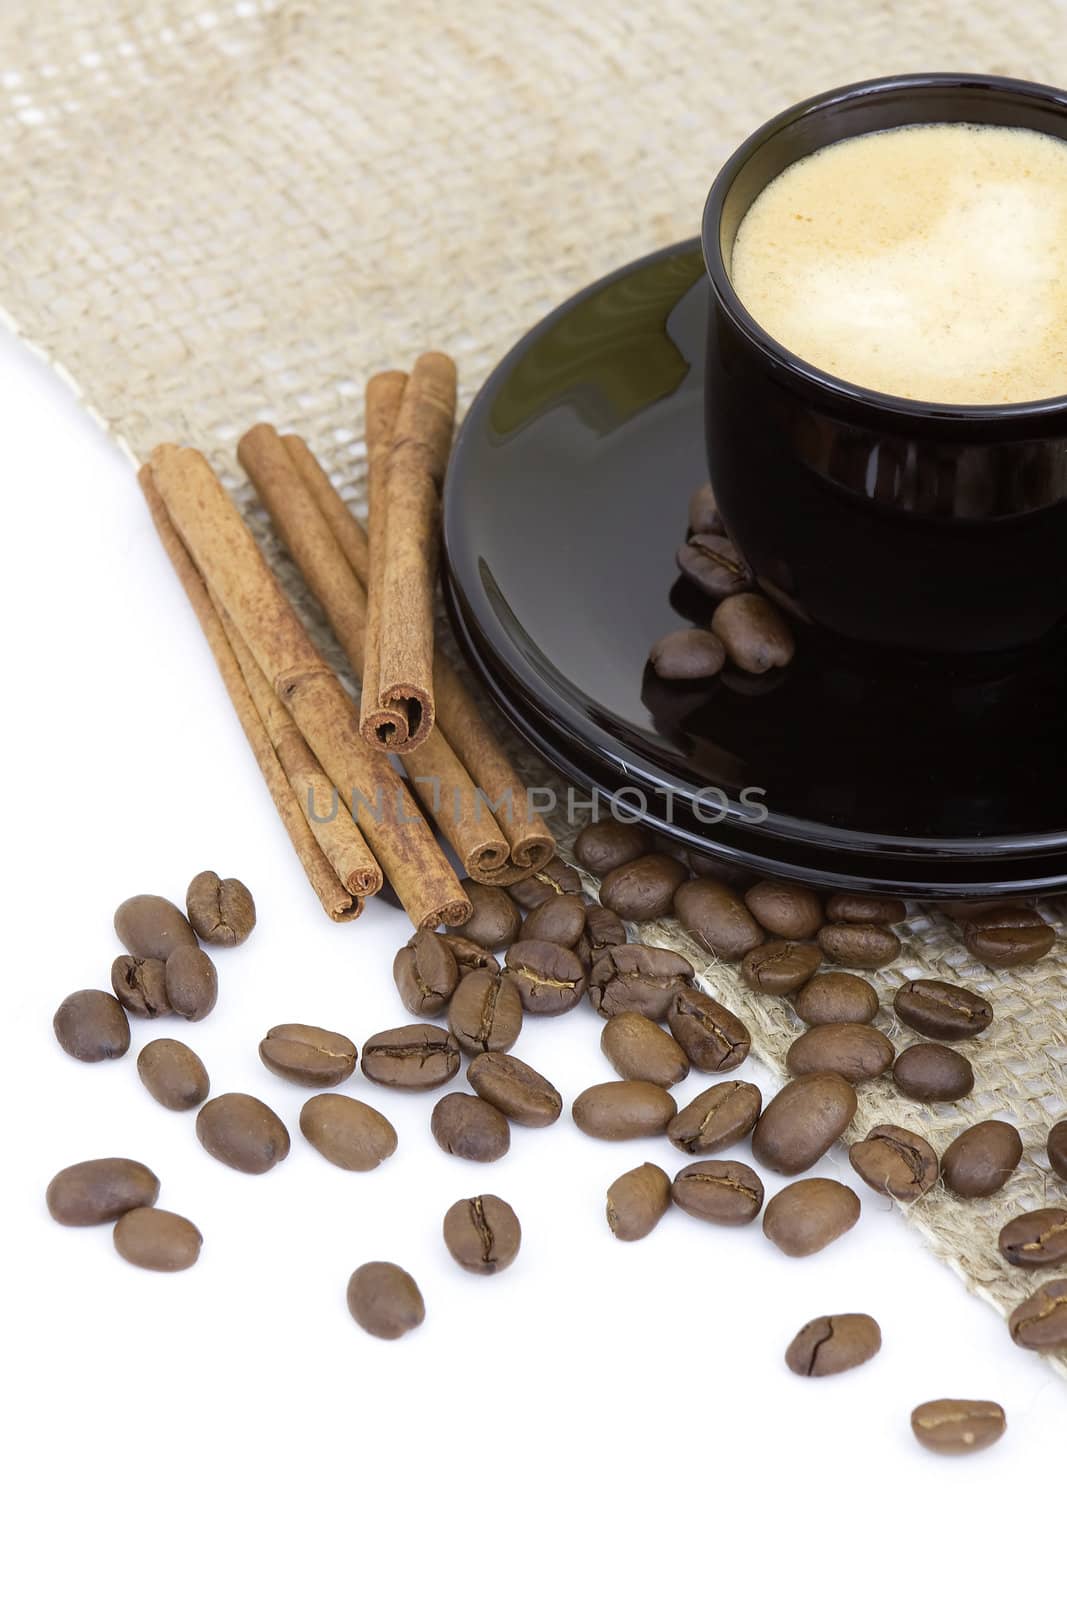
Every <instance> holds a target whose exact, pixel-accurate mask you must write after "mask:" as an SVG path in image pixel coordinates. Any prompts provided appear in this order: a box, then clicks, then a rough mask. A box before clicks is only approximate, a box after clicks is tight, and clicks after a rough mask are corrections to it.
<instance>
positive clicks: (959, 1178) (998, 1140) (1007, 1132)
mask: <svg viewBox="0 0 1067 1600" xmlns="http://www.w3.org/2000/svg"><path fill="white" fill-rule="evenodd" d="M1022 1158H1023V1142H1022V1139H1021V1138H1020V1137H1019V1130H1018V1128H1013V1127H1012V1125H1011V1123H1010V1122H995V1121H991V1122H976V1123H975V1125H974V1127H973V1128H965V1129H964V1130H963V1132H962V1133H960V1134H957V1136H956V1138H955V1139H953V1141H952V1143H951V1144H950V1145H949V1147H948V1149H947V1150H946V1151H945V1153H944V1155H943V1156H942V1157H941V1176H942V1177H943V1178H944V1180H945V1187H946V1188H947V1189H951V1190H952V1192H953V1194H958V1195H961V1196H962V1197H963V1199H965V1200H979V1199H984V1197H985V1196H986V1195H989V1194H996V1192H997V1190H998V1189H1003V1187H1004V1185H1005V1184H1006V1183H1007V1181H1008V1179H1009V1178H1010V1177H1011V1175H1012V1173H1013V1172H1014V1171H1015V1169H1016V1167H1017V1166H1018V1165H1019V1162H1020V1161H1021V1160H1022Z"/></svg>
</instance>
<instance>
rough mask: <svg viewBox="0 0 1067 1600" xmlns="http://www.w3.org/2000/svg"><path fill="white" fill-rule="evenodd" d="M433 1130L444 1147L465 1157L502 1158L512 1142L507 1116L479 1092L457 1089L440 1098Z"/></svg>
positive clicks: (431, 1128) (497, 1159) (433, 1120)
mask: <svg viewBox="0 0 1067 1600" xmlns="http://www.w3.org/2000/svg"><path fill="white" fill-rule="evenodd" d="M430 1132H431V1133H432V1134H433V1136H434V1138H435V1139H436V1140H437V1143H438V1144H439V1145H440V1146H441V1149H442V1150H445V1151H447V1153H448V1154H449V1155H450V1156H461V1157H462V1158H463V1160H464V1161H499V1160H500V1158H501V1156H506V1155H507V1153H508V1150H509V1148H510V1146H511V1129H510V1128H509V1126H508V1119H507V1117H505V1116H504V1113H503V1112H502V1111H498V1110H497V1108H496V1106H492V1105H490V1104H489V1102H488V1100H483V1099H481V1097H480V1096H479V1095H476V1094H463V1093H461V1092H460V1091H458V1090H457V1091H454V1092H453V1093H452V1094H446V1095H443V1096H442V1097H441V1099H440V1100H438V1102H437V1104H436V1105H435V1106H434V1108H433V1114H432V1115H431V1117H430Z"/></svg>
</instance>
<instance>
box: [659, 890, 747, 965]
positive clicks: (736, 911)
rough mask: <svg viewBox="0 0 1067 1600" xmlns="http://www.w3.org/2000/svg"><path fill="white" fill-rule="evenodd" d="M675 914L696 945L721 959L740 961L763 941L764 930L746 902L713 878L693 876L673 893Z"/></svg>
mask: <svg viewBox="0 0 1067 1600" xmlns="http://www.w3.org/2000/svg"><path fill="white" fill-rule="evenodd" d="M674 914H675V916H676V917H677V918H678V921H679V922H680V923H681V924H682V927H683V928H684V929H685V931H686V933H689V934H692V936H693V938H694V939H695V940H696V942H697V944H699V945H702V946H703V948H704V949H705V950H707V951H709V952H710V954H711V955H713V956H718V957H719V959H720V961H740V960H741V958H742V957H743V956H746V955H747V954H748V952H749V951H750V950H754V949H755V947H756V945H758V944H762V943H763V929H762V928H761V927H760V925H759V923H758V922H757V921H756V919H755V917H754V916H753V915H752V913H751V911H750V910H749V909H748V907H747V906H746V905H745V904H744V902H743V901H742V900H741V899H740V898H739V897H738V896H737V895H736V894H735V893H734V891H733V890H732V889H730V888H728V887H727V885H726V884H725V883H719V882H717V881H716V880H715V879H714V878H692V879H690V880H689V882H688V883H683V884H681V885H680V886H679V888H678V890H677V892H676V893H675V896H674Z"/></svg>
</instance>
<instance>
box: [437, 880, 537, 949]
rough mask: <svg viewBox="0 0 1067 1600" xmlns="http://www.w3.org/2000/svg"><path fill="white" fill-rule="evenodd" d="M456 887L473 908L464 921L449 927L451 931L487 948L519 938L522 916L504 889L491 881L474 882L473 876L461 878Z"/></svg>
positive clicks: (493, 947)
mask: <svg viewBox="0 0 1067 1600" xmlns="http://www.w3.org/2000/svg"><path fill="white" fill-rule="evenodd" d="M460 887H461V888H462V890H463V892H464V894H465V895H466V896H467V898H468V899H469V900H470V903H471V906H472V907H473V910H472V911H471V914H470V916H469V917H468V918H467V921H466V922H464V923H461V924H460V925H459V926H458V927H454V928H452V929H451V931H452V932H453V933H459V934H462V935H463V937H464V939H473V941H474V943H475V944H481V945H484V946H485V948H486V949H487V950H502V949H503V948H504V946H505V945H508V944H510V943H511V942H512V940H513V939H517V938H518V937H519V929H520V927H521V926H522V916H521V915H520V912H519V908H518V906H517V905H516V904H515V901H514V900H513V899H512V897H511V895H510V894H508V893H507V891H506V890H505V889H498V888H496V887H495V886H494V885H493V884H488V883H475V881H474V879H473V878H464V879H463V881H462V883H461V885H460ZM518 887H519V885H516V888H518Z"/></svg>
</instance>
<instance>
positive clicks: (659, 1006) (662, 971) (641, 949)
mask: <svg viewBox="0 0 1067 1600" xmlns="http://www.w3.org/2000/svg"><path fill="white" fill-rule="evenodd" d="M692 981H693V969H692V967H691V966H690V965H689V962H688V961H687V960H686V959H685V957H684V956H680V955H676V954H675V952H674V951H673V950H663V949H660V948H659V947H658V946H656V945H645V944H623V945H613V946H612V947H611V949H609V950H605V951H604V953H603V954H602V955H601V956H599V957H598V958H597V960H596V962H595V964H594V966H593V970H592V972H591V974H590V976H589V998H590V1000H592V1002H593V1005H594V1006H595V1007H596V1009H597V1010H598V1011H599V1012H600V1015H601V1016H602V1017H613V1016H615V1015H616V1013H617V1012H619V1011H640V1012H641V1013H642V1014H643V1015H644V1016H646V1017H651V1018H652V1019H653V1021H655V1022H662V1020H663V1018H664V1017H665V1016H666V1015H667V1012H668V1010H669V1009H670V1005H671V1002H672V1001H673V999H674V997H675V995H676V994H677V993H678V991H679V990H680V989H684V988H686V987H687V986H688V985H689V984H691V983H692Z"/></svg>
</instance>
